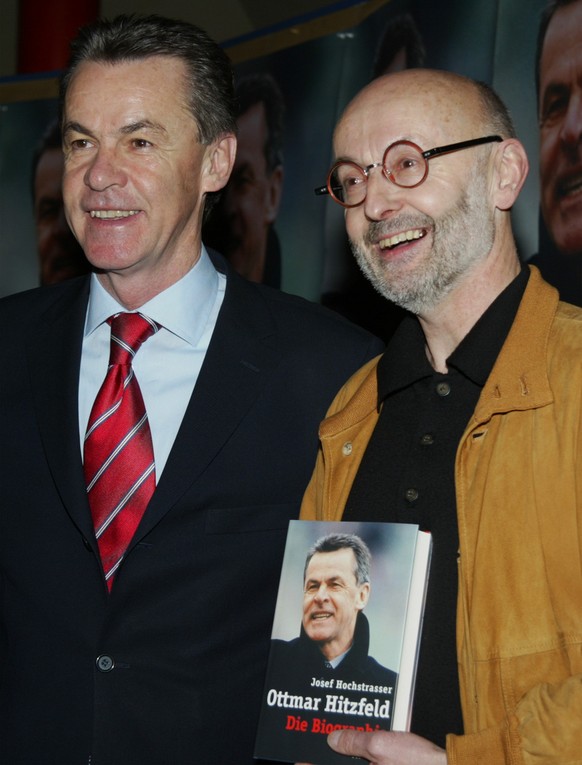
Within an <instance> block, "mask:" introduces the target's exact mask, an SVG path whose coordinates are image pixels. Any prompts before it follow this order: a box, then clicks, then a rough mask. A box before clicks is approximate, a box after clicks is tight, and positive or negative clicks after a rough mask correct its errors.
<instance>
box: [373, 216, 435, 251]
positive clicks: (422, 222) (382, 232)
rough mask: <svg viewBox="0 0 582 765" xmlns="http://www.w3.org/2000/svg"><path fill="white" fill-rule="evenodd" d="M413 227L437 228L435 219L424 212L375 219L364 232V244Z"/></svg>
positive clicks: (374, 242)
mask: <svg viewBox="0 0 582 765" xmlns="http://www.w3.org/2000/svg"><path fill="white" fill-rule="evenodd" d="M413 228H435V221H434V219H433V218H431V217H430V215H425V214H423V213H417V214H414V215H410V214H405V215H399V216H398V217H396V218H390V220H374V221H372V222H371V223H370V225H369V226H368V230H367V231H366V233H365V234H364V244H367V245H373V244H376V242H377V241H378V240H379V239H385V238H387V237H389V236H393V235H394V234H399V233H400V232H401V231H407V230H409V229H413Z"/></svg>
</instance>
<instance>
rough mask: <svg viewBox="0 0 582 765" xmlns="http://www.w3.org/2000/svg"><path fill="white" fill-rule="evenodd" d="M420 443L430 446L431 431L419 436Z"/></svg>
mask: <svg viewBox="0 0 582 765" xmlns="http://www.w3.org/2000/svg"><path fill="white" fill-rule="evenodd" d="M420 443H421V444H422V445H423V446H432V444H434V436H433V435H432V433H425V434H424V436H422V437H421V439H420Z"/></svg>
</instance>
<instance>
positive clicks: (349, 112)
mask: <svg viewBox="0 0 582 765" xmlns="http://www.w3.org/2000/svg"><path fill="white" fill-rule="evenodd" d="M397 105H398V108H405V109H406V114H407V115H410V116H409V117H408V120H409V122H408V125H409V128H408V130H409V132H410V133H411V134H412V131H413V130H414V128H415V126H416V124H417V123H428V124H430V125H432V127H433V128H434V129H435V131H439V134H440V135H441V136H442V140H444V141H446V142H448V143H451V142H453V141H457V140H464V139H466V138H470V137H472V135H473V134H475V135H477V134H482V135H485V134H488V133H493V134H499V135H501V136H502V137H503V138H510V137H515V129H514V126H513V123H512V121H511V117H510V115H509V113H508V111H507V108H506V107H505V105H504V104H503V102H502V101H501V100H500V99H499V97H498V96H497V94H496V93H495V92H494V91H493V90H492V89H491V88H490V87H489V86H488V85H485V84H484V83H478V82H475V81H474V80H470V79H469V78H467V77H463V76H461V75H459V74H455V73H454V72H445V71H439V70H431V69H407V70H405V71H402V72H397V73H395V74H388V75H385V76H383V77H379V78H377V79H376V80H373V81H372V82H371V83H370V84H369V85H367V86H366V87H365V88H364V89H363V90H361V91H360V92H359V93H358V94H357V95H356V96H355V98H354V99H353V100H352V101H351V102H350V103H349V104H348V106H347V107H346V109H345V111H344V113H343V115H342V117H341V119H340V121H339V123H338V126H337V128H336V132H335V135H336V136H337V135H338V134H339V133H341V130H342V127H343V126H344V124H346V123H348V122H350V121H351V120H355V121H361V120H362V117H363V116H365V115H369V116H370V118H371V119H376V120H384V117H385V116H386V118H389V117H390V116H396V112H397ZM439 140H440V139H439ZM435 141H436V135H435ZM434 145H436V144H434Z"/></svg>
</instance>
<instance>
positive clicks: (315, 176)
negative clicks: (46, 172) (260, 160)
mask: <svg viewBox="0 0 582 765" xmlns="http://www.w3.org/2000/svg"><path fill="white" fill-rule="evenodd" d="M544 5H545V0H500V1H499V2H498V3H490V2H488V0H472V2H469V3H467V2H466V1H465V0H450V2H449V3H447V4H443V3H439V4H435V3H432V2H430V0H391V2H387V3H386V5H385V6H383V7H381V8H380V10H378V11H376V12H375V13H373V14H371V15H370V16H369V17H368V18H367V19H366V20H365V21H364V22H363V23H361V24H359V25H358V26H357V27H354V28H350V29H344V30H342V31H340V32H334V33H333V34H328V35H325V36H323V37H321V38H319V39H316V40H312V41H310V42H307V43H303V44H301V45H297V46H294V47H291V48H287V49H285V50H282V51H279V52H278V53H274V54H272V55H269V56H266V57H263V58H258V59H255V60H253V61H250V62H247V63H244V64H240V65H238V66H237V67H236V71H237V75H238V76H242V75H243V74H245V73H247V72H250V71H269V72H270V73H271V74H272V75H273V77H274V78H275V79H276V80H277V82H278V83H279V85H280V87H281V90H282V92H283V95H284V99H285V103H286V120H285V134H284V170H285V176H284V186H283V196H282V203H281V207H280V211H279V214H278V217H277V220H276V223H275V226H276V230H277V232H278V236H279V239H280V243H281V258H282V280H281V286H282V288H283V289H284V290H286V291H288V292H293V293H297V294H300V295H303V296H305V297H307V298H309V299H311V300H319V299H320V298H321V296H322V294H334V293H336V292H338V291H339V292H341V291H342V290H345V289H346V288H347V289H349V281H350V278H351V276H352V275H353V263H352V260H351V256H350V254H349V251H348V247H347V243H346V239H345V233H344V230H343V214H342V210H341V208H340V207H339V206H338V205H336V204H334V203H333V202H332V201H331V200H329V199H326V198H322V197H316V196H315V195H314V194H313V189H314V188H315V187H316V186H319V185H321V184H322V183H324V181H325V177H326V174H327V171H328V169H329V166H330V164H331V161H332V150H331V136H332V132H333V127H334V125H335V123H336V121H337V118H338V116H339V115H340V114H341V111H342V110H343V108H344V107H345V106H346V104H347V103H348V101H349V100H350V99H351V98H352V97H353V96H354V95H355V93H356V92H357V91H358V90H359V89H360V88H361V87H362V86H364V85H365V84H366V83H367V82H369V81H370V79H371V78H372V76H373V62H374V57H375V53H376V50H377V48H378V45H379V42H380V39H381V37H382V35H383V32H384V30H385V28H386V26H387V25H389V24H390V22H391V20H392V19H393V18H395V17H396V16H398V15H400V14H402V13H404V12H408V13H410V14H411V15H412V17H413V18H414V21H415V24H416V26H417V27H418V30H419V33H420V35H421V37H422V40H423V44H424V46H425V49H426V59H425V65H426V66H428V67H435V68H442V69H449V70H452V71H455V72H458V73H460V74H464V75H468V76H470V77H473V78H476V79H480V80H484V81H486V82H488V83H490V84H492V85H493V86H494V87H495V88H496V89H497V90H498V92H499V93H500V95H501V96H502V98H503V99H504V100H505V101H506V102H507V103H508V105H509V107H510V109H511V111H512V114H513V116H514V120H515V123H516V127H517V131H518V135H519V136H520V138H521V139H522V141H523V142H524V144H525V146H526V149H527V151H528V154H529V157H530V161H531V170H530V177H529V179H528V181H527V183H526V186H525V188H524V190H523V192H522V194H521V196H520V199H519V200H518V203H517V204H516V206H515V209H514V227H515V231H516V238H517V241H518V247H519V250H520V253H521V255H522V256H523V257H524V258H525V259H527V258H528V257H530V256H531V255H532V254H533V253H535V252H536V249H537V231H538V206H539V202H538V199H539V194H538V190H537V183H538V179H537V176H538V172H537V140H538V139H537V120H536V107H535V85H534V53H535V42H536V35H537V26H538V19H539V13H540V11H541V9H542V7H543V6H544ZM225 47H227V50H228V45H226V46H225ZM55 112H56V103H55V102H54V101H53V100H48V101H43V100H39V101H29V102H14V103H2V90H1V84H0V231H1V239H0V296H1V295H6V294H10V293H11V292H16V291H19V290H23V289H27V288H29V287H34V286H36V284H37V283H38V267H37V262H36V260H37V258H36V247H35V236H34V224H33V215H32V196H31V189H30V186H31V178H30V163H31V159H32V153H33V150H34V147H35V145H36V143H37V141H38V140H39V138H40V136H41V135H42V133H43V131H44V129H45V127H46V125H47V123H48V122H49V121H50V119H51V118H52V116H53V115H54V114H55ZM346 284H347V287H346Z"/></svg>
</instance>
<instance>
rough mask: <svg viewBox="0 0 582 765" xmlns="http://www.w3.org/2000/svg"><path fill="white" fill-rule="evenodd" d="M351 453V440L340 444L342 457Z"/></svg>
mask: <svg viewBox="0 0 582 765" xmlns="http://www.w3.org/2000/svg"><path fill="white" fill-rule="evenodd" d="M351 453H352V442H351V441H346V443H345V444H344V445H343V446H342V454H343V455H344V457H349V456H350V454H351Z"/></svg>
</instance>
